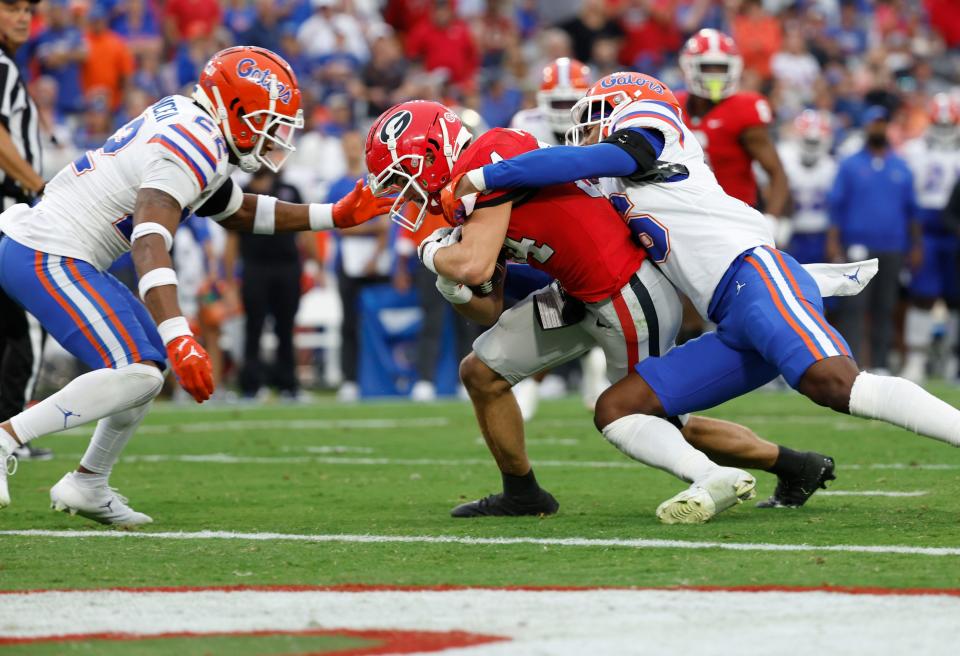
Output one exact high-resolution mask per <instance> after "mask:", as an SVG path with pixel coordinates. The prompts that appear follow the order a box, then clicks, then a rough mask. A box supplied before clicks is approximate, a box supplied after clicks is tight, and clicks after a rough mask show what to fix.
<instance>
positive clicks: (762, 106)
mask: <svg viewBox="0 0 960 656" xmlns="http://www.w3.org/2000/svg"><path fill="white" fill-rule="evenodd" d="M680 69H681V70H682V71H683V77H684V79H685V81H686V83H687V89H688V90H689V91H688V92H687V93H683V92H681V93H678V94H677V99H678V100H679V101H680V105H681V107H682V108H683V110H684V111H683V118H684V121H685V122H686V124H687V126H689V128H690V130H691V131H692V132H693V133H694V134H695V135H697V138H698V139H699V141H700V144H701V145H702V146H703V150H704V154H705V155H706V156H707V162H708V163H709V164H710V168H712V169H713V172H714V175H716V176H717V182H719V183H720V186H721V187H723V190H724V191H725V192H727V194H729V195H730V196H733V197H734V198H739V199H740V200H742V201H743V202H744V203H746V204H747V205H750V206H751V207H757V208H759V201H760V198H759V193H758V189H757V180H756V178H755V177H754V175H753V168H752V166H753V162H754V161H756V162H758V163H759V164H760V166H761V167H763V170H764V171H766V173H767V176H768V177H769V179H770V185H769V187H768V188H767V193H766V198H765V201H766V202H765V206H764V207H763V210H764V211H765V212H766V213H767V216H768V218H770V219H771V220H776V228H775V236H776V237H777V242H780V241H786V240H787V239H788V238H789V233H788V228H787V224H786V222H785V221H779V217H782V216H784V214H785V212H786V209H787V202H788V200H789V195H790V192H789V186H788V185H787V174H786V173H785V172H784V169H783V164H782V163H781V162H780V157H779V156H778V155H777V149H776V147H775V146H774V144H773V140H772V139H771V138H770V133H769V130H768V128H769V125H770V123H771V122H772V121H773V112H772V110H771V109H770V103H768V102H767V99H766V98H764V97H763V96H762V95H760V94H759V93H753V92H751V91H738V88H739V86H740V74H741V72H743V59H742V58H741V56H740V53H739V51H738V50H737V46H736V44H735V43H734V42H733V39H732V38H730V37H729V36H727V35H726V34H723V33H722V32H719V31H717V30H713V29H703V30H700V31H699V32H697V33H696V34H694V35H693V36H692V37H690V38H689V39H688V40H687V43H686V44H685V45H684V46H683V50H682V51H681V52H680ZM778 233H779V234H778Z"/></svg>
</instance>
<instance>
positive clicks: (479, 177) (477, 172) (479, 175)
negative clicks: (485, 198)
mask: <svg viewBox="0 0 960 656" xmlns="http://www.w3.org/2000/svg"><path fill="white" fill-rule="evenodd" d="M466 178H467V180H469V181H470V184H472V185H473V186H474V187H476V189H477V191H486V190H487V180H486V179H485V178H484V177H483V169H471V170H470V171H467V175H466ZM454 191H456V190H454Z"/></svg>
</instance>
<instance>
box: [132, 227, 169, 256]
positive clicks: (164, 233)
mask: <svg viewBox="0 0 960 656" xmlns="http://www.w3.org/2000/svg"><path fill="white" fill-rule="evenodd" d="M147 235H160V236H161V237H163V246H164V248H165V249H166V251H167V252H168V253H169V252H170V249H171V248H173V235H171V234H170V231H169V230H167V228H166V227H165V226H163V225H160V224H159V223H155V222H153V221H145V222H143V223H138V224H137V225H135V226H133V232H131V233H130V244H131V245H133V242H135V241H137V240H138V239H140V238H141V237H146V236H147Z"/></svg>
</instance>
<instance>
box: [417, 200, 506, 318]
mask: <svg viewBox="0 0 960 656" xmlns="http://www.w3.org/2000/svg"><path fill="white" fill-rule="evenodd" d="M511 207H512V204H511V203H510V202H505V203H503V204H500V205H495V206H493V207H485V208H482V209H478V210H476V211H475V212H474V213H473V214H471V215H470V220H469V221H467V222H466V223H465V224H464V225H463V226H462V227H458V228H442V229H440V230H437V231H435V232H434V233H433V234H432V235H431V236H430V237H428V238H427V239H425V240H424V241H423V243H421V244H420V248H419V249H418V254H419V256H420V261H421V262H422V263H423V265H424V266H425V267H427V268H428V269H429V270H430V271H432V272H434V273H436V274H437V275H438V278H437V289H438V290H439V291H440V293H441V294H442V295H443V296H444V298H446V299H447V301H449V302H450V303H451V304H452V305H453V306H454V307H455V308H456V310H457V311H458V312H460V314H462V315H464V316H465V317H467V318H468V319H470V320H471V321H475V322H477V323H479V324H482V325H490V324H493V323H495V322H496V320H497V318H498V317H499V316H500V314H501V312H502V311H503V293H502V284H503V276H502V275H500V276H497V267H498V264H500V265H502V263H501V262H500V261H499V258H500V251H501V249H502V248H503V240H504V237H506V235H507V227H508V226H509V224H510V210H511ZM501 273H502V272H501ZM474 290H476V291H474Z"/></svg>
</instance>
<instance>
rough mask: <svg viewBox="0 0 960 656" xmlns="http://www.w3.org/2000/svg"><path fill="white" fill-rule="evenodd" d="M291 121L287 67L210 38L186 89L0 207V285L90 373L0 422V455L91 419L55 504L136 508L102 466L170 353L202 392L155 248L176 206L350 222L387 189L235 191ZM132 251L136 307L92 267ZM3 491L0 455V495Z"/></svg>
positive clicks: (74, 508)
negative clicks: (291, 198) (301, 194)
mask: <svg viewBox="0 0 960 656" xmlns="http://www.w3.org/2000/svg"><path fill="white" fill-rule="evenodd" d="M302 126H303V118H302V112H301V109H300V91H299V89H298V87H297V81H296V77H295V76H294V74H293V71H292V70H291V69H290V66H289V65H288V64H287V63H286V62H285V61H284V60H283V59H282V58H280V57H279V56H277V55H276V54H274V53H272V52H270V51H268V50H264V49H261V48H252V47H237V48H230V49H227V50H224V51H221V52H219V53H217V54H216V55H214V56H213V58H212V59H211V60H210V61H209V62H208V63H207V65H206V66H205V67H204V69H203V71H202V74H201V75H200V80H199V83H198V85H197V87H196V89H195V91H194V94H193V97H192V98H187V97H184V96H170V97H168V98H164V99H163V100H160V101H159V102H157V103H155V104H153V105H151V106H150V107H148V108H147V109H146V110H145V111H144V112H143V114H141V115H140V116H138V117H137V118H135V119H133V120H132V121H130V123H128V124H127V125H125V126H124V127H122V128H120V129H119V130H118V131H117V132H116V133H115V134H114V135H113V136H112V137H110V138H109V139H108V140H107V142H106V143H105V144H104V145H103V147H101V148H100V149H98V150H96V151H89V152H86V153H84V154H83V155H81V156H80V157H79V158H78V159H77V160H76V161H75V162H73V164H72V165H70V166H68V167H66V168H64V169H63V170H62V171H60V173H59V174H57V176H56V177H55V178H54V179H53V180H52V181H51V182H50V183H49V184H48V185H47V188H46V192H45V194H44V196H43V198H42V200H41V201H40V202H39V203H38V204H37V205H36V206H34V207H29V206H27V205H15V206H14V207H12V208H10V209H9V210H7V211H6V212H4V213H3V214H2V215H0V228H2V230H3V232H4V233H5V236H4V238H3V240H2V242H0V285H2V286H3V288H4V290H5V291H6V292H7V293H8V294H9V295H10V296H11V297H12V298H14V299H15V300H16V301H17V302H18V303H20V304H21V305H22V306H23V307H24V308H25V309H26V310H27V311H28V312H30V313H31V314H33V315H34V316H35V317H36V318H37V319H38V320H39V321H40V323H41V324H42V325H43V327H44V328H45V329H46V330H47V331H49V333H50V334H51V335H52V336H53V337H54V338H55V339H56V340H57V341H58V342H60V344H62V345H63V346H64V348H65V349H66V350H67V351H69V352H70V353H71V354H73V355H74V356H76V357H77V358H78V359H80V360H81V361H83V362H84V363H85V364H86V365H87V366H88V367H89V368H90V369H92V371H90V372H89V373H86V374H84V375H82V376H80V377H78V378H76V379H74V380H73V381H72V382H70V383H69V384H68V385H66V386H65V387H64V388H63V389H61V390H60V391H58V392H57V393H55V394H53V395H52V396H50V397H49V398H47V399H46V400H44V401H42V402H40V403H38V404H37V405H35V406H33V407H32V408H30V409H28V410H26V411H24V412H22V413H21V414H19V415H16V416H15V417H13V418H11V419H10V420H9V421H7V422H4V423H3V424H2V425H0V462H3V463H4V464H6V462H7V460H8V456H9V455H10V453H11V451H13V450H14V449H15V448H16V447H17V446H19V445H21V444H26V443H28V442H30V441H31V440H34V439H36V438H38V437H41V436H43V435H47V434H50V433H54V432H57V431H61V430H64V429H67V428H72V427H74V426H77V425H79V424H84V423H87V422H90V421H97V420H99V421H98V423H97V426H96V429H95V431H94V434H93V438H92V439H91V441H90V446H89V447H88V449H87V451H86V453H85V454H84V455H83V458H82V459H81V461H80V466H79V468H78V469H77V471H76V472H70V473H68V474H67V475H65V476H64V477H63V478H62V479H61V480H60V482H58V483H57V484H56V485H55V486H54V487H53V489H51V491H50V500H51V505H52V506H53V507H54V508H55V509H57V510H65V511H69V512H71V513H79V514H80V515H83V516H85V517H88V518H90V519H93V520H96V521H98V522H101V523H104V524H117V525H127V526H130V525H137V524H144V523H147V522H150V521H151V518H150V517H149V516H147V515H145V514H143V513H140V512H137V511H135V510H133V509H132V508H130V507H129V506H128V505H127V503H126V500H125V499H124V498H123V497H121V496H120V495H118V494H116V493H115V492H114V491H113V490H112V489H111V488H110V486H109V484H108V479H109V475H110V472H111V470H112V468H113V466H114V464H115V463H116V462H117V459H118V458H119V456H120V452H121V451H122V450H123V447H124V445H125V444H126V443H127V441H128V440H129V439H130V437H131V436H132V435H133V433H134V432H135V431H136V429H137V427H138V426H139V425H140V422H141V421H142V420H143V418H144V416H145V415H146V413H147V411H148V410H149V408H150V404H151V401H152V400H153V398H154V397H155V396H156V395H157V394H158V393H159V391H160V388H161V386H162V384H163V378H164V375H163V371H164V370H165V369H166V367H167V359H168V358H169V361H170V366H171V367H172V369H173V371H174V373H175V374H176V376H177V379H178V381H179V383H180V385H181V386H182V387H183V388H184V389H185V390H186V391H187V392H188V393H189V394H190V395H191V396H193V398H194V399H195V400H196V401H197V402H198V403H202V402H203V401H205V400H206V399H208V398H209V397H210V395H211V394H212V393H213V380H212V376H211V367H210V361H209V358H208V356H207V354H206V352H205V351H204V349H203V347H202V346H201V345H200V344H199V343H198V342H197V341H196V340H195V339H194V337H193V335H192V333H191V331H190V328H189V326H188V323H187V320H186V319H185V318H184V317H183V316H182V312H181V311H180V308H179V305H178V302H177V294H176V285H177V275H176V272H175V271H174V270H173V268H172V264H171V259H170V255H169V250H170V247H171V245H172V242H173V233H174V232H175V231H176V229H177V226H178V225H179V223H180V222H181V221H182V220H184V219H186V218H187V217H188V216H189V215H190V214H191V213H192V212H196V213H197V214H199V215H201V216H209V217H211V218H212V219H214V220H216V221H219V222H220V224H221V225H223V226H224V227H225V228H228V229H233V230H245V231H252V232H256V233H261V234H271V233H273V232H276V231H281V232H282V231H295V230H325V229H329V228H332V227H334V226H340V227H345V226H350V225H354V224H355V223H359V222H361V221H364V220H367V219H369V218H372V217H373V216H376V215H378V214H382V213H383V212H384V211H385V210H386V208H387V207H388V206H389V202H387V201H385V200H381V199H376V198H374V197H373V196H372V195H371V194H370V192H369V190H368V189H366V188H363V189H361V188H360V183H358V184H357V188H356V189H354V191H353V192H352V193H351V194H349V195H348V196H347V197H345V198H344V199H343V200H341V201H340V202H339V203H337V204H336V205H316V204H315V205H293V204H289V203H283V202H279V201H277V199H275V198H272V197H269V196H254V195H250V194H247V195H244V194H243V193H242V192H241V191H240V189H239V187H237V186H236V185H235V184H234V183H233V182H232V180H231V179H230V174H231V173H232V172H233V171H235V170H236V169H237V168H238V167H239V168H241V169H243V170H244V171H246V172H253V171H256V170H257V169H258V168H260V167H261V166H267V167H270V168H271V169H273V170H277V169H278V168H279V167H280V166H281V165H282V163H283V161H284V160H285V159H286V156H287V155H288V154H289V153H290V152H291V151H292V150H293V146H292V144H291V137H292V135H293V132H294V131H295V130H296V129H299V128H301V127H302ZM128 250H130V251H132V254H133V260H134V263H135V265H136V268H137V273H138V275H139V278H140V281H139V293H140V297H141V298H142V299H143V301H144V303H145V305H146V307H144V304H141V303H140V301H139V300H137V299H136V298H134V297H133V295H132V294H131V293H130V292H129V291H128V290H127V289H126V288H125V287H124V286H123V285H121V284H120V283H119V282H118V281H117V280H116V279H115V278H114V277H113V276H111V275H110V274H109V273H106V269H107V267H109V266H110V264H111V263H112V262H113V260H114V259H116V258H117V257H118V256H119V255H121V254H122V253H124V252H126V251H128ZM9 503H10V497H9V491H8V487H7V469H6V467H3V468H0V507H3V506H6V505H8V504H9Z"/></svg>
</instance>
